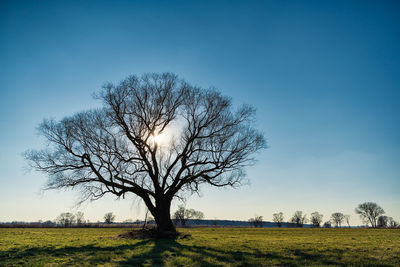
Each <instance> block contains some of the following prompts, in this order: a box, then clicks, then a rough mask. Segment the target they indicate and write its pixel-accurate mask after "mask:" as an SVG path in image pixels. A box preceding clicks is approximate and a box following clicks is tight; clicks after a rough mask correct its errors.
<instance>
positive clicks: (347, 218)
mask: <svg viewBox="0 0 400 267" xmlns="http://www.w3.org/2000/svg"><path fill="white" fill-rule="evenodd" d="M344 220H345V221H346V223H347V226H348V227H349V228H350V215H344Z"/></svg>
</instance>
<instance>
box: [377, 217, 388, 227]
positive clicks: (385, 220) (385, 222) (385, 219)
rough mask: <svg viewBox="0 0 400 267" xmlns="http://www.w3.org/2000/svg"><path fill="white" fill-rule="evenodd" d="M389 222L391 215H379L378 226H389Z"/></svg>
mask: <svg viewBox="0 0 400 267" xmlns="http://www.w3.org/2000/svg"><path fill="white" fill-rule="evenodd" d="M388 222H389V217H388V216H385V215H381V216H379V217H378V223H377V226H378V227H387V226H388Z"/></svg>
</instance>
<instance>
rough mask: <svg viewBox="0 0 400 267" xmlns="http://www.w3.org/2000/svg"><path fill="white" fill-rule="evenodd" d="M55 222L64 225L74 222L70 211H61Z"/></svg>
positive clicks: (67, 225)
mask: <svg viewBox="0 0 400 267" xmlns="http://www.w3.org/2000/svg"><path fill="white" fill-rule="evenodd" d="M56 222H57V223H58V224H60V225H62V226H64V227H70V226H72V225H73V224H74V223H75V216H74V214H72V213H70V212H64V213H61V214H60V215H59V216H58V217H57V219H56Z"/></svg>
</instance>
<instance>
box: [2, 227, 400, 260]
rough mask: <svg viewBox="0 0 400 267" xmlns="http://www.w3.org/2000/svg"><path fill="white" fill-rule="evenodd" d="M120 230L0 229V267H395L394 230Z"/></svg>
mask: <svg viewBox="0 0 400 267" xmlns="http://www.w3.org/2000/svg"><path fill="white" fill-rule="evenodd" d="M126 231H127V229H115V228H111V229H103V228H97V229H91V228H71V229H60V228H59V229H57V228H56V229H40V228H26V229H15V228H13V229H0V266H15V265H30V266H32V265H33V266H46V265H53V266H54V265H79V266H82V265H87V266H89V265H90V266H93V265H104V266H123V265H133V266H154V265H161V266H243V265H248V266H252V265H255V266H260V265H261V266H271V265H284V266H297V265H319V266H320V265H353V266H359V265H364V266H365V265H369V266H400V230H399V229H397V230H396V229H290V228H286V229H277V228H260V229H254V228H191V229H180V231H181V232H184V233H189V234H191V235H192V236H191V237H190V238H184V239H177V240H165V239H164V240H163V239H159V240H152V239H144V240H132V239H121V238H117V236H118V235H119V234H121V233H124V232H126Z"/></svg>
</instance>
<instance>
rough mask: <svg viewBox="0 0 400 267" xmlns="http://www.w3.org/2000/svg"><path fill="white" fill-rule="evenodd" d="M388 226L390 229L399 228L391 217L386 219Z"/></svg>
mask: <svg viewBox="0 0 400 267" xmlns="http://www.w3.org/2000/svg"><path fill="white" fill-rule="evenodd" d="M388 226H389V227H391V228H396V227H398V226H399V223H398V222H396V221H395V220H394V219H393V218H392V217H388Z"/></svg>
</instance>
